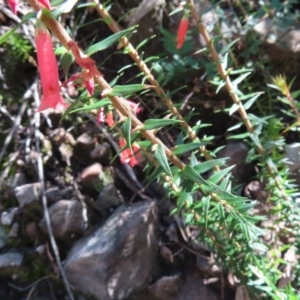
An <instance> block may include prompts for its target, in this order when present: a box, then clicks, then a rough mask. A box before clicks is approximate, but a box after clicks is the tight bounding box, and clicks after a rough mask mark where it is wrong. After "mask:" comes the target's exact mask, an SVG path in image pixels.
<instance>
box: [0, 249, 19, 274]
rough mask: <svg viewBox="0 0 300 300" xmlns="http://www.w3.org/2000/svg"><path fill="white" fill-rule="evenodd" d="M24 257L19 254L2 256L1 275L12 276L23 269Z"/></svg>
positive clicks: (10, 253) (0, 259)
mask: <svg viewBox="0 0 300 300" xmlns="http://www.w3.org/2000/svg"><path fill="white" fill-rule="evenodd" d="M23 259H24V256H23V254H22V253H18V252H7V253H3V254H0V275H12V274H13V273H14V272H16V271H18V270H20V268H21V267H22V262H23Z"/></svg>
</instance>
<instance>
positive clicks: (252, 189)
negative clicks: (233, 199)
mask: <svg viewBox="0 0 300 300" xmlns="http://www.w3.org/2000/svg"><path fill="white" fill-rule="evenodd" d="M265 187H266V186H265V184H263V183H262V182H260V181H258V180H252V181H250V182H249V183H248V184H247V185H246V186H245V188H244V194H245V196H246V197H247V198H249V199H253V200H258V201H259V202H261V203H266V201H267V199H268V193H267V191H266V189H265Z"/></svg>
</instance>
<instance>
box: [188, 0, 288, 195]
mask: <svg viewBox="0 0 300 300" xmlns="http://www.w3.org/2000/svg"><path fill="white" fill-rule="evenodd" d="M187 3H188V4H189V6H190V9H191V13H192V16H193V18H194V19H195V21H196V23H197V25H198V30H199V32H200V34H201V35H202V36H203V38H204V40H205V43H206V45H207V48H208V50H209V52H210V54H211V56H212V60H213V61H214V63H215V64H216V67H217V69H218V72H219V74H220V76H221V78H222V79H223V80H224V82H225V87H226V89H227V91H228V93H229V95H230V97H231V99H232V101H233V102H234V103H235V104H236V105H238V112H239V114H240V116H241V118H242V121H243V123H244V125H245V127H246V128H247V131H248V132H249V133H250V134H252V133H254V127H253V125H252V123H251V121H250V119H249V116H248V114H247V112H246V110H245V108H244V106H243V103H242V101H241V100H240V98H239V96H238V95H237V93H235V92H234V90H235V89H234V86H233V85H232V82H231V80H230V78H229V75H228V73H227V71H226V70H225V68H224V66H223V65H222V64H221V60H220V57H219V55H218V53H217V51H216V48H215V46H214V43H213V39H212V38H211V37H210V35H209V33H208V31H207V30H206V28H205V26H204V24H203V23H202V20H201V18H200V17H199V15H198V13H197V11H196V8H195V4H194V1H193V0H187ZM255 145H256V148H257V152H258V153H259V155H260V156H263V155H264V152H265V151H264V149H263V147H262V145H261V143H260V142H259V141H258V142H257V143H256V144H255ZM266 164H267V169H268V172H269V174H270V175H271V176H272V178H273V179H274V180H275V182H276V185H277V187H278V189H279V190H280V192H281V194H282V196H283V197H284V199H285V200H288V199H289V197H288V196H287V194H286V192H285V190H284V188H283V186H282V185H281V180H280V178H279V177H278V174H277V173H278V172H277V170H275V169H274V168H273V167H272V165H271V164H270V163H268V161H266Z"/></svg>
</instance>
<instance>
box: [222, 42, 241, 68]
mask: <svg viewBox="0 0 300 300" xmlns="http://www.w3.org/2000/svg"><path fill="white" fill-rule="evenodd" d="M238 41H239V38H238V39H236V40H234V41H232V42H231V43H229V44H227V45H226V46H225V47H224V48H222V50H221V51H220V54H224V53H226V52H227V51H228V50H229V49H230V48H231V47H232V46H233V45H234V44H235V43H236V42H238ZM226 54H227V53H226ZM225 69H226V68H225Z"/></svg>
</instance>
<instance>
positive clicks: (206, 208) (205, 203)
mask: <svg viewBox="0 0 300 300" xmlns="http://www.w3.org/2000/svg"><path fill="white" fill-rule="evenodd" d="M201 202H202V208H203V214H204V221H205V228H207V222H208V211H209V204H210V196H206V197H203V198H202V200H201Z"/></svg>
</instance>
